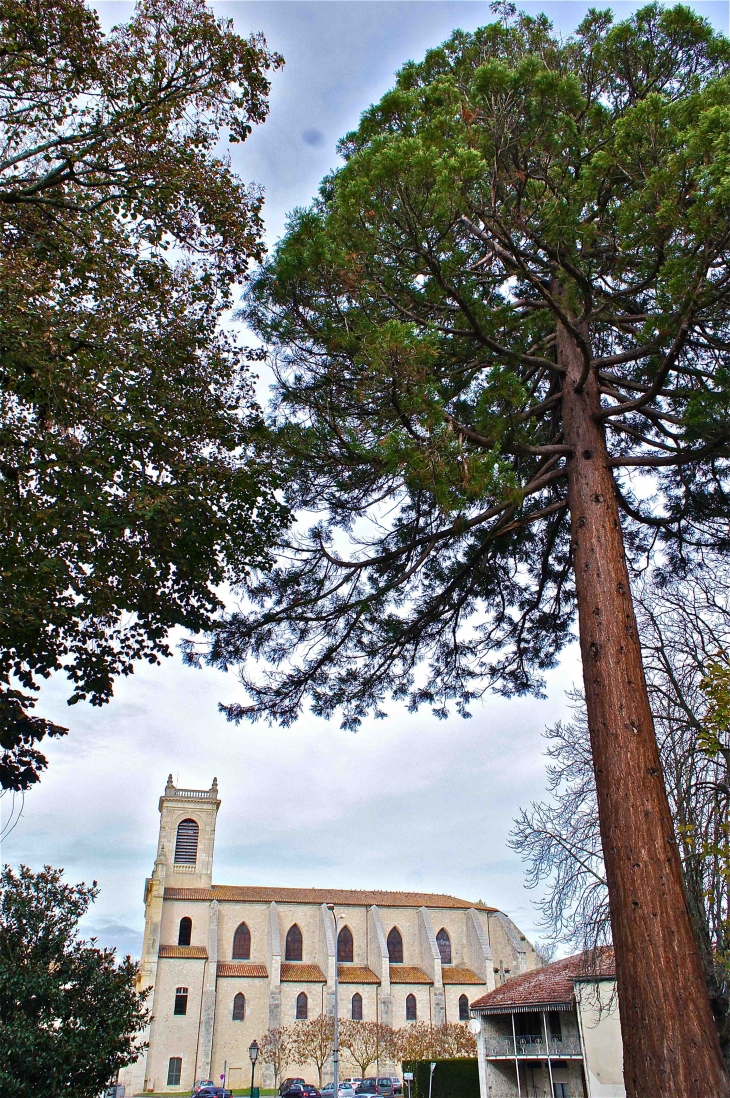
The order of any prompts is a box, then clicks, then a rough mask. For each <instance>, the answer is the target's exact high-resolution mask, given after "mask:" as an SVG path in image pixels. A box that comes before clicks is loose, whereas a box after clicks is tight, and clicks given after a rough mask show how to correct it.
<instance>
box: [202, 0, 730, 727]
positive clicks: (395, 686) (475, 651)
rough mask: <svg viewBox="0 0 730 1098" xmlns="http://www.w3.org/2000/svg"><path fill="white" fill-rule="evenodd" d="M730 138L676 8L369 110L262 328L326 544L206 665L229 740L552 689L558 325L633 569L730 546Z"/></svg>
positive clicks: (501, 46)
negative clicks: (237, 689)
mask: <svg viewBox="0 0 730 1098" xmlns="http://www.w3.org/2000/svg"><path fill="white" fill-rule="evenodd" d="M728 134H730V44H729V43H728V41H727V40H726V39H725V38H723V37H721V36H719V35H716V34H714V33H713V31H712V29H711V28H710V26H709V25H708V24H707V23H706V22H705V21H704V20H703V19H701V18H699V17H698V16H697V15H696V14H694V13H693V12H691V11H690V10H689V9H688V8H685V7H681V6H677V7H674V8H671V9H663V8H661V7H659V6H658V5H651V6H649V7H646V8H644V9H642V10H641V11H639V12H637V13H636V14H635V15H633V16H632V18H631V19H629V20H627V21H625V22H621V23H617V24H614V23H613V21H612V18H611V16H610V14H609V13H608V12H605V11H604V12H598V11H592V12H591V13H590V14H589V15H588V16H587V17H586V19H585V20H584V22H583V23H582V24H581V26H580V27H579V28H578V30H577V31H576V33H575V35H574V36H573V37H571V38H568V39H566V40H562V39H559V38H558V37H556V36H555V35H554V33H553V31H552V29H551V26H550V24H549V22H548V20H547V19H546V17H544V16H540V17H538V18H534V19H533V18H528V17H526V16H517V15H516V14H515V12H514V9H513V8H511V7H510V6H509V5H507V6H504V7H503V8H502V18H501V19H500V20H499V21H497V22H494V23H492V24H490V25H489V26H486V27H484V28H483V29H481V30H478V31H475V32H474V33H469V34H467V33H463V32H461V31H457V32H455V33H454V35H453V36H452V38H451V39H450V40H449V41H448V42H446V43H445V44H444V45H443V46H441V47H440V48H438V49H434V50H432V51H430V52H429V53H428V54H427V56H426V58H425V60H424V61H422V62H421V63H409V64H407V65H406V66H405V67H404V68H403V69H402V71H401V72H400V73H399V75H398V79H397V82H396V84H395V87H394V88H393V90H392V91H390V92H388V94H386V95H385V96H384V97H383V99H382V100H381V101H380V102H379V103H377V104H376V105H374V106H373V107H371V108H370V109H369V110H367V111H366V112H365V114H364V115H363V117H362V120H361V123H360V126H359V128H358V129H357V130H356V131H355V132H353V133H351V134H349V135H348V136H347V137H346V138H345V139H344V140H343V142H342V144H341V151H342V155H343V156H344V159H345V163H344V166H342V167H341V168H339V169H338V170H337V171H335V172H334V173H333V174H332V175H331V176H330V177H328V178H327V179H325V180H324V182H323V184H322V186H321V190H320V194H319V197H318V198H317V199H316V200H315V201H314V202H313V204H312V205H311V206H310V207H309V208H307V209H300V210H297V211H295V212H294V213H293V214H292V216H291V219H290V222H289V227H288V230H287V232H286V235H285V236H284V238H283V240H282V241H281V243H280V244H279V246H278V248H277V249H276V252H275V253H274V255H273V256H272V257H271V259H270V260H268V261H267V262H266V263H265V264H264V265H263V267H262V268H261V270H260V272H259V273H258V275H257V276H256V278H255V279H254V282H253V285H252V286H251V288H250V291H249V293H248V296H247V300H246V304H245V309H244V316H245V318H246V319H247V321H248V322H249V323H250V324H251V325H252V326H253V327H254V328H255V329H256V331H257V333H258V334H259V335H260V336H261V337H262V338H263V339H264V340H265V341H266V342H267V343H268V344H269V346H270V349H271V357H272V362H273V366H274V369H275V371H276V374H277V380H278V387H277V393H276V403H275V406H274V408H273V410H272V414H271V422H270V431H271V435H272V438H273V440H274V442H275V444H276V446H278V448H279V455H280V457H279V460H280V462H281V466H282V469H283V470H284V474H285V479H286V482H287V502H288V503H289V504H290V506H291V507H292V509H295V510H298V511H300V512H301V513H302V515H303V516H312V515H313V516H314V524H313V525H312V526H311V529H310V530H309V531H307V530H306V529H304V527H303V525H302V526H301V527H298V528H297V529H296V530H295V531H294V532H293V534H292V535H291V536H290V537H289V538H288V539H287V540H286V543H285V544H284V545H282V555H281V557H280V563H279V566H278V567H277V568H276V569H275V570H273V571H270V572H267V573H266V574H261V575H260V577H259V580H260V581H259V582H257V581H256V579H255V577H254V578H252V579H251V581H250V582H249V583H248V585H247V588H246V594H247V596H248V599H249V601H248V606H247V607H244V609H243V610H242V611H240V612H236V613H233V614H231V615H230V616H229V617H227V618H226V619H225V620H223V621H221V623H220V624H219V627H218V629H217V632H216V634H215V637H214V640H213V643H212V646H211V648H210V649H208V650H207V651H206V656H207V658H208V659H210V660H211V661H212V662H213V663H214V664H216V665H218V666H221V667H230V666H231V665H237V666H238V667H239V668H240V671H241V677H242V681H243V682H244V684H245V686H246V688H247V689H248V691H249V695H250V704H248V705H243V706H241V705H232V706H229V707H228V710H227V711H228V715H229V717H230V718H231V719H233V720H239V719H240V718H242V717H244V716H248V717H253V718H257V717H265V718H267V719H270V720H274V721H278V722H282V723H284V724H286V723H288V722H290V721H293V720H295V719H296V718H297V716H298V714H299V713H300V712H301V710H302V707H303V706H304V705H305V704H307V703H309V704H311V706H312V708H313V710H314V712H315V713H318V714H320V715H323V716H330V715H332V714H333V713H334V712H335V711H337V710H340V712H341V713H342V715H343V723H344V725H345V726H346V727H349V728H355V727H357V726H358V724H359V723H360V722H361V720H362V719H363V717H364V715H365V714H366V713H368V712H373V713H375V714H376V715H383V712H384V710H383V706H384V702H385V701H386V700H387V698H388V697H393V698H395V699H400V700H403V701H405V702H406V703H407V704H408V706H409V707H411V708H413V709H415V708H416V707H418V706H419V705H421V704H422V703H426V704H429V705H431V707H432V709H433V711H434V712H435V713H436V715H437V716H440V717H444V716H446V714H447V713H448V711H449V706H450V705H455V706H456V709H457V711H459V712H461V713H463V714H465V715H466V714H468V707H469V703H470V701H472V699H474V698H475V697H478V696H480V695H482V694H483V692H484V691H485V690H487V689H488V688H495V689H497V690H501V691H502V692H504V693H506V694H511V693H520V692H524V691H534V692H538V693H539V691H540V690H541V684H542V675H543V672H544V671H545V669H547V668H550V667H551V666H553V665H554V663H555V660H556V657H557V654H558V653H559V651H560V649H561V648H562V646H563V645H564V644H565V643H566V641H567V640H568V638H569V637H570V636H571V629H572V623H573V617H574V611H575V594H574V583H573V575H572V554H571V539H570V522H569V514H568V505H567V490H566V480H567V475H568V462H569V457H570V454H569V452H568V451H569V448H568V447H567V446H566V445H565V440H564V437H563V412H562V403H563V395H564V393H563V385H564V377H565V366H564V365H562V364H561V362H559V361H558V354H557V350H556V333H557V328H558V326H559V325H562V326H564V327H565V329H566V330H567V331H568V332H569V333H570V335H571V337H572V338H573V339H574V340H575V342H576V343H577V345H578V346H579V348H580V351H581V355H582V357H583V360H584V376H585V377H586V378H587V377H589V376H592V377H594V378H595V379H596V381H597V384H598V385H599V386H600V400H601V406H600V413H599V418H600V420H601V421H602V423H603V424H604V425H605V431H606V440H607V446H608V451H609V462H610V465H611V467H612V469H613V472H614V475H615V483H616V491H617V493H618V498H619V502H620V507H621V511H622V522H623V524H624V525H623V528H624V534H625V539H626V544H627V549H628V551H629V552H630V553H631V554H633V556H634V559H636V560H640V561H642V562H644V563H645V562H646V555H647V554H648V555H649V558H650V560H651V561H653V562H655V563H661V565H662V567H665V568H669V569H675V570H677V571H681V569H682V568H683V567H684V566H685V564H686V562H687V560H688V559H689V558H691V557H692V556H693V555H695V554H696V553H697V552H698V551H700V549H701V546H702V545H703V544H712V545H714V546H715V547H717V548H719V549H720V550H721V551H722V550H723V549H724V547H727V545H728V534H727V515H728V511H729V509H730V508H729V504H730V500H729V499H728V480H727V473H728V457H729V456H730V426H729V421H728V416H727V408H728V400H729V398H730V387H729V378H728V366H727V363H728V353H729V352H730V141H729V138H728ZM637 474H638V478H637ZM310 521H311V520H310ZM657 548H659V549H661V553H660V554H657V553H656V550H657ZM199 657H200V652H199V650H198V649H196V647H195V646H194V645H192V644H191V645H190V646H189V647H188V659H190V660H192V661H194V660H196V659H197V658H199ZM264 665H267V666H265V671H264V672H263V673H262V667H264Z"/></svg>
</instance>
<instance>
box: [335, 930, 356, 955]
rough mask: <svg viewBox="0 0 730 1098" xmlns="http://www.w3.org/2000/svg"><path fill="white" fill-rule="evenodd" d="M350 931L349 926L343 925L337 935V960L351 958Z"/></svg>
mask: <svg viewBox="0 0 730 1098" xmlns="http://www.w3.org/2000/svg"><path fill="white" fill-rule="evenodd" d="M353 948H354V947H353V943H352V931H351V930H350V928H349V926H343V928H342V930H341V931H340V933H339V934H338V935H337V960H338V961H351V960H352V959H353Z"/></svg>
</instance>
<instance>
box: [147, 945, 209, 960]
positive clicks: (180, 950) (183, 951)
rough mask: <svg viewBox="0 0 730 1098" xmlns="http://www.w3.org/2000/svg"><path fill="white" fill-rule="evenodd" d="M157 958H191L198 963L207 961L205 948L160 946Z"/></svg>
mask: <svg viewBox="0 0 730 1098" xmlns="http://www.w3.org/2000/svg"><path fill="white" fill-rule="evenodd" d="M158 957H193V958H194V959H196V960H198V961H207V960H208V950H207V949H206V948H205V946H163V945H161V946H160V951H159V953H158Z"/></svg>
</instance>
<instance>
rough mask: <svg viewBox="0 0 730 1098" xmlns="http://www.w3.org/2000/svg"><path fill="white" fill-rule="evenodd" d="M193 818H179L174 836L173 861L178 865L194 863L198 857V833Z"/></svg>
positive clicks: (198, 829)
mask: <svg viewBox="0 0 730 1098" xmlns="http://www.w3.org/2000/svg"><path fill="white" fill-rule="evenodd" d="M199 831H200V828H199V827H198V825H197V823H196V822H195V820H180V823H179V824H178V825H177V836H176V838H175V861H176V862H177V864H178V865H195V863H196V861H197V859H198V833H199Z"/></svg>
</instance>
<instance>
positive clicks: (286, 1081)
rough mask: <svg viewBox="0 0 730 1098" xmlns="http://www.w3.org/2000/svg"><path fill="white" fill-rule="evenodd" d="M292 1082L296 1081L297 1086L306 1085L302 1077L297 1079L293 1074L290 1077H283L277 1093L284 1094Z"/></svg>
mask: <svg viewBox="0 0 730 1098" xmlns="http://www.w3.org/2000/svg"><path fill="white" fill-rule="evenodd" d="M292 1083H297V1084H298V1086H300V1087H306V1085H307V1084H306V1083H305V1082H304V1080H303V1079H298V1078H296V1077H295V1076H293V1075H292V1076H291V1078H289V1079H284V1081H283V1082H282V1084H281V1086H280V1087H279V1094H280V1095H284V1094H286V1092H287V1091H288V1090H289V1089H290V1087H291V1085H292Z"/></svg>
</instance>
